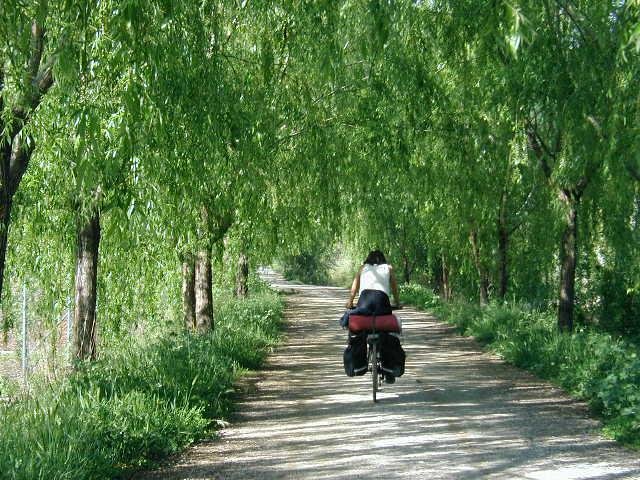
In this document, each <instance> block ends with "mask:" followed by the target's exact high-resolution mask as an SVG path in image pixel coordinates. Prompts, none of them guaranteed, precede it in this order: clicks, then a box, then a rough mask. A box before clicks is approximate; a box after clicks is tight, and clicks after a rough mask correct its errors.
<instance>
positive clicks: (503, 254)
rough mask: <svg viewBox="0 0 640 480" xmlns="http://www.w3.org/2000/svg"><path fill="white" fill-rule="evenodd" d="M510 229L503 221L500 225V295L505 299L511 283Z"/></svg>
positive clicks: (501, 298)
mask: <svg viewBox="0 0 640 480" xmlns="http://www.w3.org/2000/svg"><path fill="white" fill-rule="evenodd" d="M508 251H509V231H508V230H507V227H506V225H504V224H503V223H502V222H500V224H499V225H498V271H499V274H500V287H499V289H498V297H499V298H500V300H502V301H504V299H505V297H506V296H507V287H508V285H509V265H508V261H509V257H508Z"/></svg>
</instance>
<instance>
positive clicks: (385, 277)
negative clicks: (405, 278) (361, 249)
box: [358, 263, 391, 297]
mask: <svg viewBox="0 0 640 480" xmlns="http://www.w3.org/2000/svg"><path fill="white" fill-rule="evenodd" d="M390 278H391V275H390V273H389V265H388V264H386V263H383V264H381V265H369V264H368V263H365V264H364V265H363V266H362V272H361V273H360V292H358V293H362V291H363V290H381V291H383V292H384V293H386V294H387V296H389V297H390V296H391V280H390Z"/></svg>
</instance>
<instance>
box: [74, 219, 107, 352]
mask: <svg viewBox="0 0 640 480" xmlns="http://www.w3.org/2000/svg"><path fill="white" fill-rule="evenodd" d="M99 245H100V214H99V213H98V212H95V213H94V214H93V215H92V216H91V217H90V218H82V219H79V220H78V223H77V250H76V287H75V288H76V294H75V310H74V316H73V334H74V335H73V345H74V357H75V358H76V359H77V360H94V359H95V357H96V296H97V295H96V294H97V284H98V248H99Z"/></svg>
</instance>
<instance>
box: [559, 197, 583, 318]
mask: <svg viewBox="0 0 640 480" xmlns="http://www.w3.org/2000/svg"><path fill="white" fill-rule="evenodd" d="M568 204H569V205H568V207H569V210H568V212H567V215H566V222H567V223H566V225H565V229H564V233H563V234H562V243H561V244H560V299H559V303H558V327H559V328H560V329H561V330H566V331H572V330H573V306H574V303H575V296H576V293H575V284H576V263H577V258H578V256H577V255H578V202H577V201H574V200H569V201H568Z"/></svg>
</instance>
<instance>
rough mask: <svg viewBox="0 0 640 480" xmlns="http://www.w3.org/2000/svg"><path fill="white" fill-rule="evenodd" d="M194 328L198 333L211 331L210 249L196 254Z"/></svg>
mask: <svg viewBox="0 0 640 480" xmlns="http://www.w3.org/2000/svg"><path fill="white" fill-rule="evenodd" d="M195 299H196V328H197V330H198V331H199V332H200V333H206V332H209V331H211V330H212V329H213V295H212V274H211V249H210V248H207V249H203V250H200V251H199V252H198V256H197V258H196V268H195Z"/></svg>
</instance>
